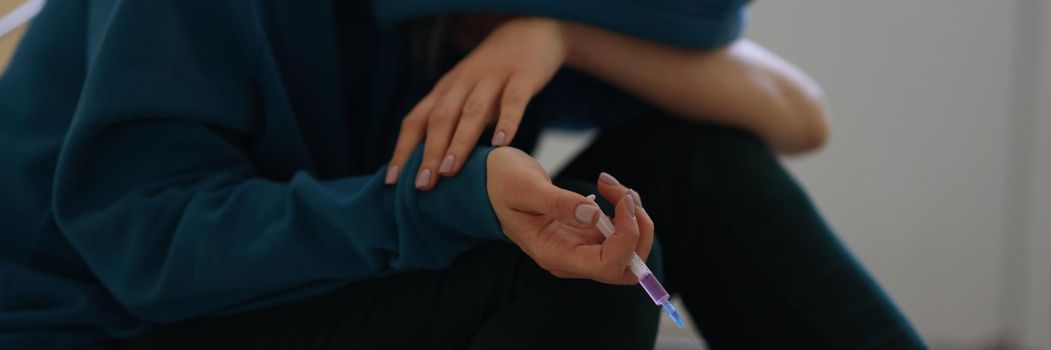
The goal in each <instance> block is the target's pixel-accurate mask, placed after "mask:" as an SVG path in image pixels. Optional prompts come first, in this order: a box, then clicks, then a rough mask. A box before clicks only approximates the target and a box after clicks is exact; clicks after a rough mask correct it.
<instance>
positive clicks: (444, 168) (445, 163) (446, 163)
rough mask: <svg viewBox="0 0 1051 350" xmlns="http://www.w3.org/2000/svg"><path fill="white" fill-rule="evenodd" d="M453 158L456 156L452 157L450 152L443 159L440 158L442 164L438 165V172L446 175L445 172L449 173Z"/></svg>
mask: <svg viewBox="0 0 1051 350" xmlns="http://www.w3.org/2000/svg"><path fill="white" fill-rule="evenodd" d="M455 160H456V157H454V156H453V155H451V154H450V155H447V156H445V159H443V160H442V165H441V166H439V167H438V173H439V174H442V175H446V174H449V172H451V171H453V162H454V161H455Z"/></svg>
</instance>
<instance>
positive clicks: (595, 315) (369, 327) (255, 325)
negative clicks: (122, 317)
mask: <svg viewBox="0 0 1051 350" xmlns="http://www.w3.org/2000/svg"><path fill="white" fill-rule="evenodd" d="M637 289H638V288H637V287H636V288H632V287H631V286H609V285H603V284H599V283H595V282H591V281H585V280H565V279H558V278H555V277H554V276H552V275H551V274H550V273H548V272H547V271H544V270H542V269H540V268H539V267H538V266H537V265H536V264H535V263H534V262H533V261H532V260H531V259H530V258H529V257H528V256H526V255H525V254H523V253H522V252H521V251H520V250H519V249H518V248H517V247H514V246H512V245H510V244H505V243H491V244H486V245H483V246H480V247H478V248H475V249H473V250H471V251H469V252H467V253H465V254H464V255H463V256H461V257H459V258H458V259H457V260H456V261H455V262H454V263H453V264H452V265H451V266H450V267H449V268H447V269H445V270H442V271H420V272H412V273H405V274H400V275H396V276H390V277H386V278H380V279H375V280H371V281H365V282H360V283H354V284H350V285H348V286H347V287H345V288H342V289H340V290H337V291H335V292H332V293H328V294H326V295H322V296H319V297H314V298H309V299H305V300H301V301H296V302H291V303H287V304H283V305H279V306H276V307H271V308H267V309H262V310H257V311H252V312H246V313H243V314H238V315H233V316H228V317H221V318H210V319H201V320H193V321H188V322H183V323H179V324H174V325H166V326H162V327H159V328H158V329H156V330H154V331H151V332H149V333H147V334H145V335H144V336H142V337H139V338H136V339H133V340H130V341H128V342H127V343H126V344H125V345H124V348H125V349H229V348H254V349H268V348H269V349H337V348H338V349H347V348H353V349H420V348H427V349H431V348H442V349H464V348H468V347H470V348H474V349H508V348H512V349H513V348H522V349H525V348H537V347H538V346H539V347H542V348H569V346H578V345H589V344H590V345H594V344H605V345H606V346H607V347H612V348H625V349H644V348H650V347H652V344H653V340H654V338H655V337H656V316H657V314H656V313H657V309H656V307H655V306H654V305H653V304H652V302H650V301H649V299H648V298H647V297H646V296H645V294H643V293H642V292H641V291H639V290H637ZM609 331H614V332H615V333H612V334H608V333H605V332H609Z"/></svg>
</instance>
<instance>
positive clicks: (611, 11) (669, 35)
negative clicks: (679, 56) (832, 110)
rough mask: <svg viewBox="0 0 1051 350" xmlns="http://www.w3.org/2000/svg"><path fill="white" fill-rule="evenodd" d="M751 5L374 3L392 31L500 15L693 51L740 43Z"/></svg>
mask: <svg viewBox="0 0 1051 350" xmlns="http://www.w3.org/2000/svg"><path fill="white" fill-rule="evenodd" d="M747 3H748V0H574V1H566V0H445V1H433V0H373V6H374V9H375V12H376V18H377V19H378V21H379V23H380V25H381V26H383V27H386V28H390V27H392V26H395V25H397V24H398V23H401V22H403V21H405V20H408V19H412V18H417V17H423V16H430V15H437V14H447V13H461V12H499V13H510V14H520V15H531V16H545V17H552V18H560V19H564V20H570V21H577V22H581V23H586V24H589V25H593V26H596V27H601V28H605V29H608V30H612V31H617V32H621V33H624V34H627V35H632V36H637V37H641V38H645V39H649V40H654V41H658V42H662V43H665V44H669V45H676V46H682V47H691V48H706V49H711V48H716V47H720V46H723V45H725V44H727V43H729V42H732V41H733V40H735V39H737V38H738V37H740V35H741V32H742V30H743V27H744V23H745V13H744V11H743V7H744V6H745V5H746V4H747Z"/></svg>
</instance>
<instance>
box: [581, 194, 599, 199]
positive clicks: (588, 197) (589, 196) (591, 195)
mask: <svg viewBox="0 0 1051 350" xmlns="http://www.w3.org/2000/svg"><path fill="white" fill-rule="evenodd" d="M584 198H587V199H588V200H591V201H594V200H595V198H598V197H595V194H594V193H592V194H589V195H588V196H587V197H584Z"/></svg>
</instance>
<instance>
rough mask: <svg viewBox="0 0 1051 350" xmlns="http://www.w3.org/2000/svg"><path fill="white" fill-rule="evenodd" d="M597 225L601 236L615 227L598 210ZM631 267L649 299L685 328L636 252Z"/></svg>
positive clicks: (607, 236) (610, 232)
mask: <svg viewBox="0 0 1051 350" xmlns="http://www.w3.org/2000/svg"><path fill="white" fill-rule="evenodd" d="M588 198H591V199H592V200H594V199H595V195H590V196H588ZM595 226H596V227H598V230H599V232H602V235H603V236H606V238H609V237H610V236H612V235H613V232H614V231H616V229H615V228H614V227H613V222H611V221H610V220H609V217H608V216H606V214H604V213H602V211H601V210H600V211H599V218H598V222H597V223H596V224H595ZM628 266H629V268H631V273H633V274H635V277H638V278H639V284H640V285H642V289H644V290H646V294H649V296H650V299H653V303H654V304H657V305H660V307H661V309H662V310H664V312H665V313H667V314H668V316H670V317H671V320H672V321H674V322H675V326H677V327H679V329H682V328H686V322H683V320H682V317H680V316H679V312H678V311H677V310H675V305H672V303H671V300H670V299H671V296H670V295H668V291H666V290H664V286H662V285H661V283H660V281H657V277H656V276H654V275H653V272H652V271H650V268H649V267H648V266H646V263H645V262H643V261H642V258H640V257H639V255H638V254H634V253H632V254H631V264H629V265H628Z"/></svg>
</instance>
